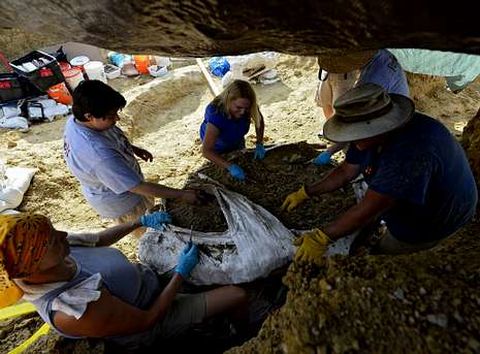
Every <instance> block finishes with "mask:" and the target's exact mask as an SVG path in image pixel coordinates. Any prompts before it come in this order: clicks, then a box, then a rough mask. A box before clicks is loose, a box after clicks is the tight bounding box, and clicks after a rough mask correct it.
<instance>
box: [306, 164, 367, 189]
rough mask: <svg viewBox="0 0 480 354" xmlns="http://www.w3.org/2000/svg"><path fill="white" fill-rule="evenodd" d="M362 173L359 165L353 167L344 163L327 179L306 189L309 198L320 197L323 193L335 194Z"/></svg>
mask: <svg viewBox="0 0 480 354" xmlns="http://www.w3.org/2000/svg"><path fill="white" fill-rule="evenodd" d="M359 173H360V167H359V166H358V165H352V164H349V163H348V162H343V163H342V164H341V165H339V166H338V167H336V168H335V169H333V171H332V172H330V173H329V174H328V175H327V176H326V177H325V178H323V179H322V180H320V181H319V182H317V183H314V184H312V185H310V186H307V187H306V188H305V191H306V192H307V194H308V195H309V196H313V195H320V194H323V193H328V192H333V191H334V190H337V189H338V188H341V187H343V186H344V185H346V184H347V183H348V182H350V181H351V180H353V179H354V178H355V177H357V176H358V175H359Z"/></svg>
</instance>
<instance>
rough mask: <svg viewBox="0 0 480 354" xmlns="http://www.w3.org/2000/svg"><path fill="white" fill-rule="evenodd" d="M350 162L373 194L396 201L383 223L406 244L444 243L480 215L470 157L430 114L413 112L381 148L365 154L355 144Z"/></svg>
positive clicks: (366, 151)
mask: <svg viewBox="0 0 480 354" xmlns="http://www.w3.org/2000/svg"><path fill="white" fill-rule="evenodd" d="M346 160H347V162H348V163H351V164H356V165H359V166H360V169H361V171H362V173H363V174H364V176H365V180H366V182H367V183H368V186H369V189H371V190H373V191H375V192H378V193H380V194H385V195H389V196H391V197H393V198H395V199H396V200H397V204H396V205H395V206H394V207H393V208H392V209H391V210H389V211H387V212H386V213H385V214H384V215H382V219H383V220H385V222H386V224H387V227H388V229H389V230H390V232H391V233H392V235H393V236H394V237H395V238H397V239H399V240H401V241H404V242H409V243H423V242H430V241H434V240H440V239H442V238H445V237H447V236H449V235H451V234H452V233H453V232H455V231H456V230H458V229H459V228H460V227H461V226H463V225H464V224H466V223H467V222H468V221H469V220H471V218H472V217H473V215H474V213H475V208H476V204H477V188H476V185H475V180H474V178H473V174H472V171H471V170H470V166H469V164H468V161H467V158H466V156H465V153H464V151H463V149H462V147H461V146H460V144H459V143H458V142H457V141H456V140H455V138H454V137H453V136H452V135H451V134H450V132H449V131H448V130H447V128H445V127H444V126H443V125H442V124H441V123H439V122H437V121H436V120H434V119H432V118H430V117H428V116H426V115H423V114H420V113H418V112H416V113H414V116H413V118H412V119H411V121H409V122H408V123H407V124H406V125H405V126H404V127H402V128H400V129H399V130H398V131H396V132H393V133H392V135H390V136H389V137H388V142H387V143H386V144H385V145H384V146H382V147H381V148H378V147H376V148H372V149H367V150H363V151H360V150H358V149H357V148H356V147H355V144H350V148H349V150H348V152H347V157H346Z"/></svg>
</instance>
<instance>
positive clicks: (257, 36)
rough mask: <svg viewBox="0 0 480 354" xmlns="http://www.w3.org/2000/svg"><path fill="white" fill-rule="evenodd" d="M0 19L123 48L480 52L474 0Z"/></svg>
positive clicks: (105, 2) (288, 3) (167, 8)
mask: <svg viewBox="0 0 480 354" xmlns="http://www.w3.org/2000/svg"><path fill="white" fill-rule="evenodd" d="M0 13H1V14H2V23H1V24H0V28H4V29H5V28H18V29H22V30H24V31H27V32H31V33H41V34H47V35H49V36H50V38H52V39H53V40H55V41H56V42H63V41H68V40H70V41H77V42H83V43H88V44H92V45H96V46H99V47H103V48H108V49H117V50H123V51H126V52H151V53H159V54H169V55H177V56H195V57H199V56H207V55H212V54H220V53H223V54H241V53H246V52H254V51H261V50H275V51H278V52H284V53H292V54H303V55H313V54H320V53H332V54H335V53H338V51H341V50H354V49H356V50H359V49H374V48H384V47H409V48H412V47H419V48H431V49H444V50H447V49H448V50H456V51H461V52H470V53H479V52H480V45H479V43H480V27H479V26H478V16H477V14H478V12H477V11H476V6H475V2H474V1H467V0H460V1H456V2H455V6H452V3H450V2H432V1H428V0H403V1H396V0H384V1H377V0H355V1H354V2H344V1H341V0H331V1H330V0H329V1H327V0H320V1H319V0H284V1H256V0H243V1H241V2H238V1H228V0H204V1H199V0H187V1H185V0H183V1H174V0H157V1H150V0H126V1H118V0H97V1H89V0H72V1H68V2H65V1H62V0H32V1H18V0H3V1H2V2H0Z"/></svg>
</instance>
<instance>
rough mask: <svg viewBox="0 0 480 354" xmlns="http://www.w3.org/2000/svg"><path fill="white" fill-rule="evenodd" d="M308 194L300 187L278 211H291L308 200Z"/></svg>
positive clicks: (286, 199)
mask: <svg viewBox="0 0 480 354" xmlns="http://www.w3.org/2000/svg"><path fill="white" fill-rule="evenodd" d="M308 198H309V197H308V194H307V192H306V191H305V186H302V188H300V189H299V190H298V191H296V192H293V193H290V194H289V195H288V196H287V197H286V198H285V201H284V202H283V204H282V206H281V208H280V209H282V210H285V208H286V209H287V211H288V212H290V211H292V210H293V209H294V208H296V207H297V205H299V204H301V203H302V202H303V201H304V200H306V199H308Z"/></svg>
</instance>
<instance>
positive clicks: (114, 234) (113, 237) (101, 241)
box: [95, 220, 142, 247]
mask: <svg viewBox="0 0 480 354" xmlns="http://www.w3.org/2000/svg"><path fill="white" fill-rule="evenodd" d="M141 226H142V225H141V224H140V220H137V221H131V222H127V223H125V224H121V225H117V226H113V227H109V228H108V229H106V230H103V231H100V232H98V233H97V235H98V242H97V243H96V245H95V247H107V246H110V245H113V244H114V243H115V242H117V241H118V240H120V239H122V238H123V237H124V236H126V235H128V234H129V233H130V232H132V231H133V230H136V229H137V228H139V227H141Z"/></svg>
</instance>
